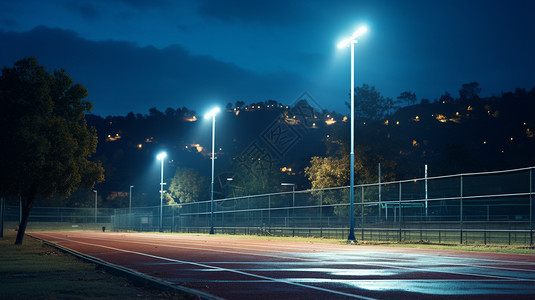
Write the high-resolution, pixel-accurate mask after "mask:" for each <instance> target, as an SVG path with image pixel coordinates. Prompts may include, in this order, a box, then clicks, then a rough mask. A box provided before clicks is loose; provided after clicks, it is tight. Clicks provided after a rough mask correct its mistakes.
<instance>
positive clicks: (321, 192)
mask: <svg viewBox="0 0 535 300" xmlns="http://www.w3.org/2000/svg"><path fill="white" fill-rule="evenodd" d="M322 206H323V190H320V237H323V222H322V221H323V220H322V217H323V212H322Z"/></svg>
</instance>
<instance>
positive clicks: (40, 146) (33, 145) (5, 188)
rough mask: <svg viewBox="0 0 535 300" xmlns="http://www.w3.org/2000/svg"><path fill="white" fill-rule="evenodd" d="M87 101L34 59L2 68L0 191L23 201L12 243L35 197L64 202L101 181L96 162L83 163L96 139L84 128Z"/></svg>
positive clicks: (88, 108) (83, 93) (62, 73)
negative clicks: (18, 223) (51, 198)
mask: <svg viewBox="0 0 535 300" xmlns="http://www.w3.org/2000/svg"><path fill="white" fill-rule="evenodd" d="M86 97H87V89H86V88H85V87H84V86H82V85H81V84H79V83H74V82H73V80H72V79H71V78H70V77H69V75H67V74H66V72H65V70H59V71H58V70H56V71H53V72H49V71H47V70H45V68H44V67H43V66H40V65H39V64H38V62H37V60H36V59H35V58H33V57H31V58H25V59H22V60H20V61H17V62H15V64H14V67H13V68H6V67H5V68H3V69H2V74H1V76H0V105H1V107H2V110H1V111H0V128H2V135H1V136H0V144H1V145H2V147H0V156H1V157H2V160H0V191H1V193H2V194H3V196H6V197H12V196H20V198H21V201H22V221H21V224H20V226H19V232H18V234H17V239H16V244H21V243H22V239H23V236H24V232H25V229H26V223H27V220H28V216H29V213H30V210H31V208H32V206H33V203H34V201H35V199H36V197H42V198H45V199H48V198H50V197H52V196H54V195H59V196H62V197H67V196H69V195H70V194H71V193H72V192H73V191H75V190H77V189H78V188H79V187H85V188H91V187H92V186H93V185H94V184H95V183H97V182H100V181H102V180H103V179H104V176H103V172H104V170H103V168H102V166H101V165H100V163H99V162H92V161H90V160H89V159H88V158H89V157H90V156H91V155H92V154H93V153H95V151H96V147H97V138H96V136H97V135H96V131H95V129H94V128H88V127H87V123H86V120H85V114H84V113H86V112H90V111H91V110H92V108H93V104H92V103H91V102H90V101H87V100H82V99H84V98H86Z"/></svg>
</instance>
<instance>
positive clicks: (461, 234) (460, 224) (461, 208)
mask: <svg viewBox="0 0 535 300" xmlns="http://www.w3.org/2000/svg"><path fill="white" fill-rule="evenodd" d="M460 192H461V194H460V200H459V201H460V203H459V205H460V211H459V214H460V221H459V228H460V232H459V233H460V244H461V245H462V244H463V174H461V191H460Z"/></svg>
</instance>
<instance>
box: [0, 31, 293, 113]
mask: <svg viewBox="0 0 535 300" xmlns="http://www.w3.org/2000/svg"><path fill="white" fill-rule="evenodd" d="M0 44H2V45H9V47H1V48H0V65H2V66H12V64H13V62H15V61H16V60H19V59H21V58H23V57H27V56H35V57H36V58H37V60H38V61H39V62H40V63H41V64H43V65H45V66H46V67H48V68H65V69H67V73H69V74H70V75H71V77H73V79H74V80H75V81H77V82H80V83H82V84H83V85H84V86H85V87H87V88H88V89H89V94H90V100H92V101H93V103H94V104H95V113H96V114H100V115H108V114H115V115H117V114H120V115H124V114H126V113H128V112H129V111H134V112H146V111H147V110H148V108H150V107H157V108H159V109H162V110H163V109H165V108H167V107H173V108H176V107H183V106H186V107H188V108H190V109H194V110H198V111H202V110H204V109H205V108H206V107H208V106H210V105H213V104H214V103H218V104H220V105H224V104H225V103H227V102H235V101H237V100H243V101H253V100H267V99H269V98H271V99H276V100H281V101H282V100H283V99H282V98H284V99H291V98H292V97H293V96H295V95H296V94H298V93H299V92H300V91H301V90H302V86H303V84H302V83H303V80H302V79H301V78H300V77H298V76H297V75H294V74H283V73H277V74H260V73H255V72H252V71H248V70H245V69H242V68H239V67H237V66H236V65H233V64H230V63H223V62H220V61H217V60H215V59H213V58H212V57H209V56H198V55H192V54H190V53H188V52H187V51H186V50H184V49H183V48H182V47H180V46H178V45H174V46H171V47H168V48H165V49H157V48H154V47H139V46H137V45H136V44H134V43H128V42H121V41H99V42H95V41H89V40H86V39H83V38H80V37H79V36H78V35H77V34H76V33H74V32H72V31H65V30H61V29H50V28H47V27H37V28H35V29H33V30H31V31H28V32H23V33H17V32H4V31H0Z"/></svg>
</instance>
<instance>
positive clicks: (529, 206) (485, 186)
mask: <svg viewBox="0 0 535 300" xmlns="http://www.w3.org/2000/svg"><path fill="white" fill-rule="evenodd" d="M533 169H534V167H530V168H522V169H514V170H505V171H497V172H482V173H469V174H456V175H448V176H437V177H429V178H418V179H411V180H402V181H395V182H384V183H374V184H363V185H357V186H355V188H354V192H355V200H354V212H353V213H354V216H355V235H356V236H357V238H359V237H360V239H361V240H379V241H382V240H386V241H423V242H438V243H481V244H520V245H526V244H527V245H531V246H533V238H534V236H533V228H534V226H533V225H534V223H533V222H534V220H533V214H534V205H533V196H534V191H533V186H534V178H533ZM349 206H350V203H349V187H337V188H328V189H319V190H304V191H292V192H279V193H272V194H264V195H253V196H244V197H235V198H227V199H219V200H214V205H213V211H212V210H211V201H199V202H193V203H182V204H178V205H172V206H164V207H163V208H162V211H163V213H162V215H161V216H160V207H159V206H158V207H145V208H132V210H131V213H129V210H128V209H117V210H116V211H115V213H114V215H113V216H112V223H113V228H114V229H115V230H140V231H145V230H146V231H158V230H160V231H172V232H204V233H208V232H209V231H210V228H211V217H212V216H213V226H214V229H215V231H216V232H219V233H236V234H238V233H239V234H264V235H285V236H316V237H336V238H346V237H347V234H348V232H349V228H348V227H349ZM160 218H162V222H161V223H162V227H161V228H160V227H159V224H160Z"/></svg>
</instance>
